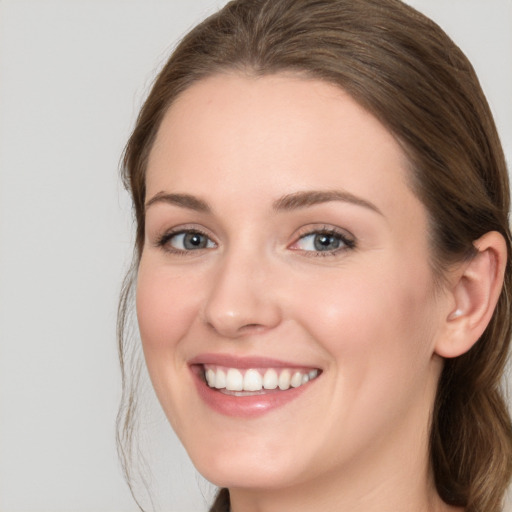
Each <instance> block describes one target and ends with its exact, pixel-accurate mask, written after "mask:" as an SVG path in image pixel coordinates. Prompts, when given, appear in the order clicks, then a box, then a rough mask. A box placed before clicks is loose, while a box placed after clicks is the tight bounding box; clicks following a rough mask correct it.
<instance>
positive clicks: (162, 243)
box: [155, 228, 217, 256]
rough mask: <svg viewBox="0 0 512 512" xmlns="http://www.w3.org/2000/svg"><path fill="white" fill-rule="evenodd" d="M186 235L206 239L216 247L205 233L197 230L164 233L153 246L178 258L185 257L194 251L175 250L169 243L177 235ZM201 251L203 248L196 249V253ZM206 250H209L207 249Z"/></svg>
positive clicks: (176, 230)
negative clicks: (199, 236)
mask: <svg viewBox="0 0 512 512" xmlns="http://www.w3.org/2000/svg"><path fill="white" fill-rule="evenodd" d="M187 234H191V235H201V236H203V237H205V238H207V239H208V241H209V242H213V243H214V244H215V245H217V244H216V242H214V241H213V240H212V238H211V237H210V236H209V235H208V234H207V233H205V232H204V231H202V230H200V229H198V228H180V229H175V230H171V231H167V232H165V233H164V234H163V235H161V236H160V237H159V238H158V240H157V241H156V244H155V245H156V246H157V247H160V248H162V249H163V250H165V251H166V252H170V253H172V254H176V255H178V256H186V255H187V254H188V253H191V252H195V251H194V250H183V249H176V248H175V247H173V246H172V245H171V244H170V243H169V242H170V241H171V240H172V239H173V238H174V237H175V236H178V235H184V236H186V235H187ZM202 249H203V248H198V249H196V251H201V250H202ZM207 249H209V247H208V248H207Z"/></svg>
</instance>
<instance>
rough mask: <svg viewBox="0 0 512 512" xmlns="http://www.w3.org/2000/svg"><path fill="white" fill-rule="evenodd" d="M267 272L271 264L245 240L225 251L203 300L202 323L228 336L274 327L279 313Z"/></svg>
mask: <svg viewBox="0 0 512 512" xmlns="http://www.w3.org/2000/svg"><path fill="white" fill-rule="evenodd" d="M271 273H272V264H271V262H270V261H269V258H268V257H267V256H266V255H265V254H264V251H257V250H255V249H254V248H251V246H250V245H249V244H245V243H239V244H236V246H233V247H232V248H231V249H229V250H226V252H225V253H224V254H223V255H222V256H221V257H220V258H219V261H218V263H217V265H216V269H215V278H214V279H213V280H212V285H211V289H210V291H209V295H208V297H207V299H206V304H205V309H204V316H205V321H206V323H207V324H208V325H209V326H210V327H212V328H213V329H214V330H215V331H216V332H217V333H218V334H220V335H222V336H225V337H232V338H236V337H239V336H242V335H244V334H247V333H249V332H260V331H264V330H266V329H269V328H272V327H275V326H276V325H277V324H278V323H279V321H280V319H281V312H280V308H279V304H277V301H276V300H275V297H274V294H273V289H272V286H271V285H270V281H271Z"/></svg>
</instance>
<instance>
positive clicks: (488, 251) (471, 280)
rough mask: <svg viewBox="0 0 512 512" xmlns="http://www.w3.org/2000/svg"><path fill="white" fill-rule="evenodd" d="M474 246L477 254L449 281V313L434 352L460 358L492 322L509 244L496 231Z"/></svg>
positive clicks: (455, 272)
mask: <svg viewBox="0 0 512 512" xmlns="http://www.w3.org/2000/svg"><path fill="white" fill-rule="evenodd" d="M473 245H474V246H475V249H476V250H477V253H476V254H475V256H474V257H473V258H471V260H470V261H465V262H463V263H461V264H460V265H459V266H458V267H457V269H456V270H454V271H453V274H451V278H450V283H451V286H450V290H449V295H450V301H449V302H450V307H449V308H448V309H450V311H448V315H447V316H446V319H445V321H444V322H445V323H444V329H443V330H442V333H441V335H440V336H439V338H438V339H437V343H436V346H435V352H436V353H437V354H438V355H440V356H442V357H457V356H460V355H461V354H464V353H465V352H467V351H468V350H469V349H470V348H471V347H472V346H473V345H474V344H475V343H476V342H477V341H478V339H479V338H480V336H481V335H482V334H483V332H484V330H485V328H486V327H487V325H488V324H489V321H490V320H491V317H492V314H493V312H494V308H495V307H496V303H497V302H498V298H499V296H500V293H501V288H502V286H503V277H504V274H505V266H506V262H507V245H506V242H505V239H504V238H503V236H502V235H501V234H500V233H498V232H497V231H490V232H489V233H486V234H485V235H484V236H482V237H481V238H479V239H478V240H476V241H475V242H474V243H473Z"/></svg>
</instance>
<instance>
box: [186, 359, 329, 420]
mask: <svg viewBox="0 0 512 512" xmlns="http://www.w3.org/2000/svg"><path fill="white" fill-rule="evenodd" d="M188 363H189V367H190V370H191V375H192V378H193V380H194V382H195V385H196V389H197V392H198V395H199V397H200V398H201V399H202V400H203V401H204V403H205V404H206V405H207V406H208V407H210V408H211V409H213V410H214V411H215V412H216V413H220V414H221V415H224V416H231V417H239V418H255V417H259V416H261V415H263V414H266V413H269V412H270V411H273V410H276V409H280V408H281V407H285V406H287V404H289V403H291V402H294V401H295V400H297V399H298V398H299V397H300V396H302V395H303V394H304V393H308V394H309V393H311V392H312V391H313V389H314V388H316V387H317V386H316V385H315V384H316V382H317V381H318V380H319V377H320V376H321V375H322V374H323V370H322V369H321V368H315V367H313V366H309V367H308V366H304V365H302V364H300V363H299V364H297V362H288V363H286V362H284V361H281V360H277V359H271V358H266V357H236V356H233V355H231V354H201V355H199V356H197V357H194V358H193V359H191V360H189V362H188ZM308 390H311V391H308Z"/></svg>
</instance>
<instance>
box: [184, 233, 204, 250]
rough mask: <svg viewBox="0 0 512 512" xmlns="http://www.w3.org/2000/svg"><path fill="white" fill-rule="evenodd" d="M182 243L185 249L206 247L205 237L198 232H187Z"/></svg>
mask: <svg viewBox="0 0 512 512" xmlns="http://www.w3.org/2000/svg"><path fill="white" fill-rule="evenodd" d="M183 245H184V246H185V249H203V248H204V247H206V237H204V236H203V235H201V234H199V233H187V234H186V235H185V238H184V240H183Z"/></svg>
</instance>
